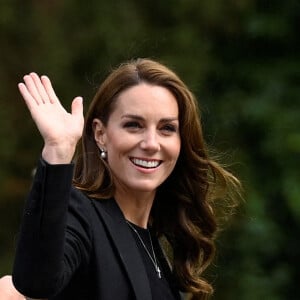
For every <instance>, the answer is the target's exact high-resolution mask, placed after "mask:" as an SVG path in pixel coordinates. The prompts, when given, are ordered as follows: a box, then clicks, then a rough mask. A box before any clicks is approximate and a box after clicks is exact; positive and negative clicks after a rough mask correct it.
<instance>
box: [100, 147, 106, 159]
mask: <svg viewBox="0 0 300 300" xmlns="http://www.w3.org/2000/svg"><path fill="white" fill-rule="evenodd" d="M100 157H101V158H102V159H106V158H107V152H106V151H105V150H104V149H102V148H101V149H100Z"/></svg>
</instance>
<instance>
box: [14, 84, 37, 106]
mask: <svg viewBox="0 0 300 300" xmlns="http://www.w3.org/2000/svg"><path fill="white" fill-rule="evenodd" d="M18 88H19V91H20V93H21V95H22V97H23V99H24V100H25V103H26V105H27V107H28V109H29V110H30V111H31V110H32V108H33V106H34V105H37V104H38V103H37V102H36V100H35V99H34V98H33V97H32V95H31V94H30V92H29V91H28V89H27V87H26V85H25V84H24V83H19V84H18Z"/></svg>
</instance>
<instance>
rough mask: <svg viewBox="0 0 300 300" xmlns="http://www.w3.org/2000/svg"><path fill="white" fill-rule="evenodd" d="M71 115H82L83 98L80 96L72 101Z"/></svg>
mask: <svg viewBox="0 0 300 300" xmlns="http://www.w3.org/2000/svg"><path fill="white" fill-rule="evenodd" d="M71 112H72V115H74V116H78V117H82V116H83V99H82V97H76V98H75V99H74V100H73V101H72V107H71Z"/></svg>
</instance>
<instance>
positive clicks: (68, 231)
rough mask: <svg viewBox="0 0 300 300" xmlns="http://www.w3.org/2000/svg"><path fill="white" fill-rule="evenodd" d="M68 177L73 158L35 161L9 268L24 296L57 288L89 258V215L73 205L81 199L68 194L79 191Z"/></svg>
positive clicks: (50, 292) (40, 295) (37, 295)
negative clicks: (56, 162)
mask: <svg viewBox="0 0 300 300" xmlns="http://www.w3.org/2000/svg"><path fill="white" fill-rule="evenodd" d="M72 177H73V165H72V164H69V165H68V164H67V165H49V164H47V163H46V162H45V161H43V160H40V161H39V163H38V166H37V170H36V174H35V177H34V180H33V184H32V188H31V191H30V193H29V197H28V199H27V202H26V204H25V209H24V215H23V219H22V224H21V229H20V235H19V238H18V243H17V249H16V255H15V262H14V268H13V282H14V285H15V287H16V288H17V289H18V290H19V291H20V292H21V293H22V294H24V295H26V296H28V297H31V298H49V297H51V296H53V295H55V294H57V293H58V292H59V291H60V290H62V289H63V288H64V287H65V286H66V284H67V283H68V282H69V280H70V279H71V277H72V275H73V273H74V272H75V271H76V269H77V268H78V267H79V266H80V264H81V263H83V262H84V261H86V260H88V255H89V248H90V235H89V226H88V217H85V216H84V213H83V212H81V211H80V208H78V207H77V206H80V201H77V200H76V199H74V201H73V199H72V198H76V197H77V198H78V197H79V195H81V194H79V193H78V192H76V191H74V190H73V188H72ZM82 197H83V196H82ZM84 200H86V199H84Z"/></svg>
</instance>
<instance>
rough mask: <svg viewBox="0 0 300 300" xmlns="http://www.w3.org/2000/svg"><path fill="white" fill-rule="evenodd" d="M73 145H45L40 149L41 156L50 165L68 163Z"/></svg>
mask: <svg viewBox="0 0 300 300" xmlns="http://www.w3.org/2000/svg"><path fill="white" fill-rule="evenodd" d="M75 149H76V145H75V146H71V145H68V146H49V145H45V146H44V148H43V151H42V158H43V160H45V161H46V162H47V163H48V164H50V165H57V164H69V163H71V162H72V159H73V156H74V153H75Z"/></svg>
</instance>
